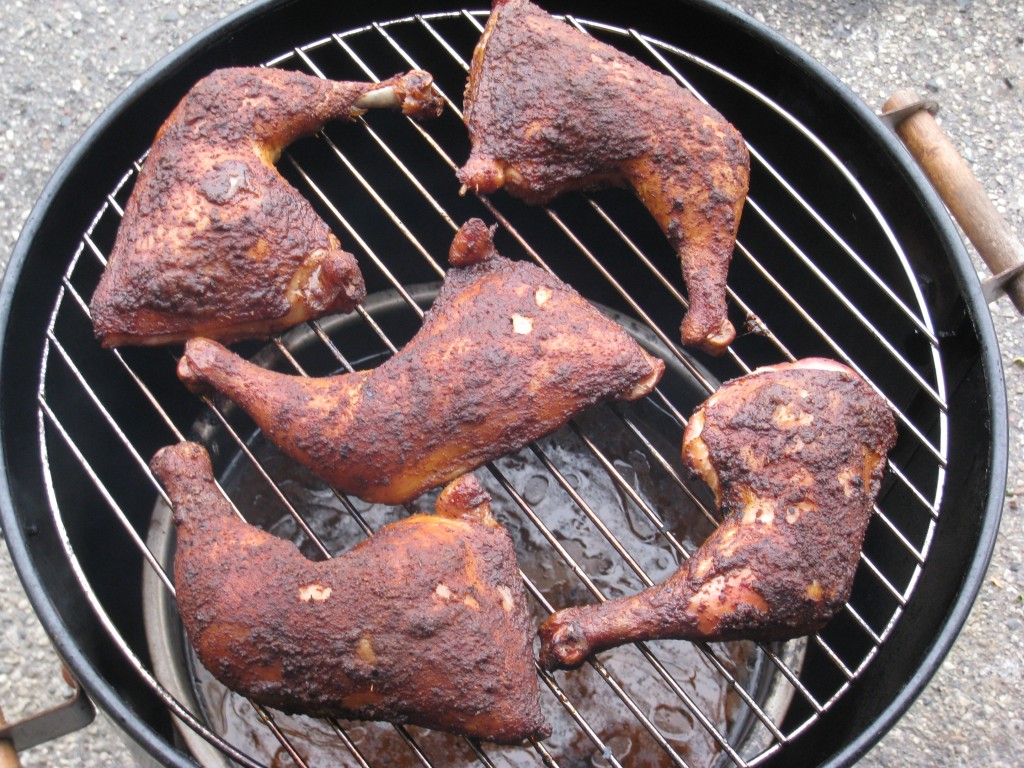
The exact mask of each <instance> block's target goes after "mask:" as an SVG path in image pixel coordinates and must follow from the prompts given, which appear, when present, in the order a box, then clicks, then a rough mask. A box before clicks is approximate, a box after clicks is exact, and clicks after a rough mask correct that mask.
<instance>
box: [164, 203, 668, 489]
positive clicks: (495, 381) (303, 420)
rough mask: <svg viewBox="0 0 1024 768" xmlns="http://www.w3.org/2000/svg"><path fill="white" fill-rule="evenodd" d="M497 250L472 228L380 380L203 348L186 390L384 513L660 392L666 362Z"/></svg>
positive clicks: (211, 345)
mask: <svg viewBox="0 0 1024 768" xmlns="http://www.w3.org/2000/svg"><path fill="white" fill-rule="evenodd" d="M491 236H492V233H491V231H489V230H488V228H487V227H486V226H485V225H484V224H483V222H482V221H480V220H479V219H473V220H471V221H470V222H468V223H467V224H465V225H463V227H462V229H460V231H459V233H458V234H457V235H456V237H455V240H454V242H453V244H452V249H451V254H450V257H449V258H450V260H451V262H452V264H453V265H455V266H454V268H452V269H450V270H449V271H448V274H447V276H446V277H445V280H444V283H443V284H442V286H441V289H440V292H439V293H438V295H437V299H436V300H435V302H434V305H433V307H432V308H431V309H430V311H429V312H427V314H426V316H425V317H424V318H423V325H422V327H421V328H420V330H419V331H418V332H417V334H416V335H415V336H414V337H413V339H412V340H411V341H410V342H409V343H408V344H407V345H406V346H405V348H403V349H402V350H401V351H400V352H398V353H397V354H396V355H395V356H393V357H392V358H390V359H388V360H387V361H386V362H384V363H383V364H382V365H380V366H379V367H377V368H375V369H373V370H367V371H357V372H355V373H349V374H343V375H339V376H329V377H324V378H306V377H301V376H291V375H287V374H283V373H276V372H273V371H269V370H266V369H264V368H261V367H259V366H256V365H253V364H252V363H249V362H247V361H246V360H244V359H242V358H241V357H239V356H238V355H235V354H233V353H232V352H230V351H228V350H227V349H225V348H224V347H223V346H221V345H220V344H217V343H216V342H213V341H209V340H206V339H193V340H192V341H190V342H189V343H188V344H186V346H185V354H184V356H183V357H182V358H181V360H180V362H179V364H178V376H179V377H180V378H181V380H182V381H183V382H185V384H186V385H187V386H189V387H190V388H191V389H192V390H193V391H196V392H202V391H206V390H208V389H210V388H212V389H215V390H217V391H219V392H221V393H223V394H225V395H227V397H229V398H230V399H231V400H233V401H235V402H236V403H237V404H238V405H240V406H241V407H242V408H243V409H245V410H246V411H247V412H248V413H249V415H250V416H252V418H253V420H254V421H255V422H256V423H257V425H259V427H260V429H262V430H263V432H264V434H265V435H266V436H267V437H268V438H269V439H270V440H271V441H272V442H273V443H274V444H275V445H277V446H278V448H280V449H281V450H282V451H284V452H285V453H287V454H288V455H289V456H291V457H292V458H294V459H295V460H296V461H298V462H300V463H301V464H304V465H306V466H307V467H309V468H310V469H311V470H313V471H314V472H316V473H317V474H319V475H320V476H321V477H322V478H323V479H325V480H326V481H327V482H329V483H331V484H332V485H333V486H334V487H335V488H337V489H338V490H341V491H344V492H346V493H350V494H354V495H356V496H359V497H360V498H362V499H365V500H366V501H373V502H381V503H385V504H399V503H402V502H405V501H409V500H411V499H414V498H416V497H417V496H419V495H420V494H421V493H423V492H424V491H426V490H428V489H430V488H434V487H437V486H440V485H443V484H444V483H446V482H448V481H449V480H451V479H453V478H455V477H458V476H459V475H461V474H463V473H465V472H468V471H470V470H472V469H474V468H476V467H478V466H480V465H482V464H484V463H486V462H488V461H490V460H492V459H495V458H497V457H499V456H502V455H504V454H506V453H509V452H511V451H515V450H518V449H520V448H522V447H523V446H524V445H526V444H528V443H530V442H531V441H533V440H536V439H538V438H540V437H543V436H544V435H547V434H549V433H551V432H554V431H555V430H556V429H558V428H559V427H560V426H562V425H563V424H565V423H566V422H567V421H568V420H569V419H570V418H572V416H573V415H575V414H576V413H578V412H579V411H581V410H583V409H584V408H587V407H589V406H591V405H593V404H595V403H597V402H599V401H601V400H605V399H608V398H616V399H622V400H632V399H636V398H639V397H642V396H643V395H646V394H647V393H648V392H649V391H650V390H651V389H653V388H654V386H655V384H657V382H658V380H659V379H660V378H661V374H662V373H663V372H664V368H665V365H664V363H663V362H662V361H661V360H659V359H657V358H655V357H652V356H651V355H649V354H648V353H647V352H645V351H644V350H643V349H642V348H641V347H640V346H639V345H638V344H637V343H636V342H635V341H634V340H633V339H632V338H630V337H629V336H628V335H627V334H626V332H625V331H623V330H622V328H621V327H620V326H619V325H617V324H616V323H614V322H613V321H612V320H610V319H609V318H607V317H605V316H604V315H602V314H601V313H600V312H599V311H598V310H597V309H595V308H594V307H593V306H592V305H591V304H589V303H588V302H587V301H586V300H585V299H584V298H583V297H582V296H580V295H579V294H578V293H576V291H574V290H573V289H572V288H570V287H569V286H568V285H566V284H565V283H563V282H562V281H561V280H559V279H558V278H557V277H555V276H553V275H551V274H549V273H548V272H546V271H544V270H542V269H540V268H539V267H536V266H534V265H532V264H527V263H525V262H519V261H510V260H508V259H505V258H503V257H501V256H500V255H498V254H497V253H496V252H495V250H494V245H493V242H492V239H491Z"/></svg>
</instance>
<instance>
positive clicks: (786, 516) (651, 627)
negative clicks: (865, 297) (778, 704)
mask: <svg viewBox="0 0 1024 768" xmlns="http://www.w3.org/2000/svg"><path fill="white" fill-rule="evenodd" d="M895 442H896V425H895V420H894V419H893V414H892V411H891V410H890V409H889V407H888V405H887V404H886V402H885V401H884V400H883V399H882V398H881V397H880V396H879V395H878V394H876V393H875V391H874V390H873V389H871V388H870V387H869V386H868V384H867V383H866V382H865V381H864V380H863V379H862V378H861V377H860V376H858V375H857V374H856V373H855V372H854V371H852V370H850V369H849V368H847V367H846V366H844V365H841V364H839V363H836V362H834V361H832V360H825V359H821V358H809V359H806V360H798V361H797V362H795V363H784V364H781V365H775V366H769V367H766V368H759V369H757V370H755V371H754V372H753V373H751V374H748V375H747V376H743V377H741V378H739V379H734V380H733V381H730V382H728V383H726V384H725V385H723V386H722V387H721V389H719V390H718V392H716V393H715V394H714V395H712V396H711V397H710V398H708V400H707V401H705V402H704V403H703V404H702V405H701V406H699V407H698V408H697V410H696V411H695V412H694V414H693V416H692V417H691V419H690V421H689V423H688V424H687V426H686V430H685V431H684V434H683V462H684V463H685V464H686V465H687V466H688V467H689V468H690V469H692V470H693V471H694V472H695V473H696V474H698V475H699V476H700V477H702V478H703V479H704V481H705V482H706V483H707V484H708V485H709V486H710V488H711V490H712V491H714V494H715V499H716V502H717V504H718V506H719V508H720V509H721V510H722V512H723V513H724V514H725V519H724V520H723V521H722V524H721V525H720V526H719V527H718V529H717V530H716V531H715V532H714V533H712V534H711V536H710V537H709V538H708V539H707V541H705V542H704V543H703V544H702V545H701V546H700V547H699V548H698V549H697V551H696V552H694V553H693V555H691V556H690V558H689V559H688V560H687V561H686V562H685V563H683V565H682V567H681V568H680V569H679V571H677V572H676V573H675V574H674V575H673V576H671V577H670V578H669V579H668V580H667V581H665V582H663V583H662V584H659V585H656V586H653V587H651V588H649V589H646V590H644V591H643V592H640V593H639V594H636V595H633V596H629V597H623V598H618V599H615V600H609V601H608V602H606V603H603V604H600V605H588V606H579V607H573V608H568V609H565V610H562V611H559V612H557V613H555V614H554V615H553V616H551V617H550V618H548V619H547V621H545V622H544V624H543V625H541V629H540V635H541V664H542V665H543V666H544V667H546V668H548V669H556V668H571V667H575V666H578V665H579V664H581V663H582V662H583V660H584V659H586V658H587V656H589V655H590V654H592V653H596V652H598V651H600V650H602V649H605V648H611V647H614V646H617V645H622V644H623V643H627V642H634V641H638V640H654V639H669V638H675V639H683V640H706V641H717V640H740V639H750V640H782V639H788V638H793V637H799V636H802V635H807V634H810V633H812V632H816V631H818V630H819V629H821V628H822V627H823V626H824V625H825V623H826V622H827V621H828V620H829V619H830V618H831V617H832V616H833V615H834V614H835V612H836V611H837V610H839V608H841V607H842V605H843V604H844V603H845V602H846V600H847V599H848V598H849V596H850V590H851V588H852V586H853V579H854V575H855V573H856V570H857V564H858V562H859V560H860V551H861V546H862V544H863V541H864V535H865V532H866V531H867V527H868V522H869V521H870V519H871V513H872V508H873V506H874V502H875V497H876V496H877V494H878V491H879V487H880V485H881V481H882V475H883V473H884V472H885V464H886V457H887V454H888V452H889V451H890V450H891V449H892V447H893V445H894V444H895Z"/></svg>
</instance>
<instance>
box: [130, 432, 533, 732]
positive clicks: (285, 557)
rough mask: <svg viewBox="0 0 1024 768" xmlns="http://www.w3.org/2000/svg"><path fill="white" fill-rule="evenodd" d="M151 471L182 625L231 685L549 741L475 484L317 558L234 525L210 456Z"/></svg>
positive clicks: (259, 698) (527, 652)
mask: <svg viewBox="0 0 1024 768" xmlns="http://www.w3.org/2000/svg"><path fill="white" fill-rule="evenodd" d="M150 465H151V467H152V469H153V473H154V474H155V475H156V477H157V479H158V480H159V481H160V482H161V484H163V486H164V487H165V488H166V489H167V494H168V496H169V497H170V500H171V507H172V510H173V513H174V525H175V528H176V530H177V537H178V538H177V552H176V554H175V558H174V584H175V589H176V596H177V603H178V609H179V611H180V613H181V620H182V623H183V624H184V626H185V630H186V632H187V634H188V637H189V641H190V642H191V643H192V645H193V647H194V648H195V650H196V653H197V654H198V655H199V659H200V661H202V663H203V666H205V667H206V668H207V669H208V670H209V671H210V672H211V673H212V674H213V675H214V676H215V677H216V678H217V679H218V680H220V681H221V682H222V683H224V684H225V685H226V686H228V687H229V688H231V689H232V690H234V691H237V692H238V693H241V694H244V695H246V696H248V697H249V698H250V699H251V700H252V701H254V702H256V703H259V704H264V705H266V706H269V707H274V708H276V709H280V710H283V711H286V712H293V713H300V714H306V715H311V716H315V717H344V718H356V719H360V720H388V721H391V722H395V723H410V724H414V725H420V726H423V727H426V728H435V729H439V730H444V731H450V732H452V733H457V734H462V735H465V736H469V737H475V738H481V739H487V740H490V741H497V742H501V743H508V744H516V743H520V742H523V741H525V740H526V739H529V738H533V737H536V738H544V737H545V736H547V735H548V734H549V732H550V728H549V727H548V725H547V723H545V721H544V717H543V715H542V713H541V710H540V702H539V690H538V685H537V674H536V667H535V662H534V657H533V637H534V632H533V622H532V621H531V617H530V613H529V609H528V607H527V604H526V591H525V589H524V587H523V583H522V579H521V577H520V575H519V567H518V565H517V563H516V554H515V547H514V546H513V544H512V539H511V537H510V536H509V534H508V532H507V531H506V530H505V528H504V527H502V526H501V525H500V524H499V523H498V522H497V521H496V520H495V519H494V517H493V516H492V514H491V509H490V497H489V496H488V495H487V492H486V491H485V490H484V489H483V487H482V486H481V485H480V484H479V483H478V482H477V481H476V479H475V478H474V477H473V476H472V475H465V476H463V477H461V478H459V479H458V480H456V481H455V482H453V483H451V484H450V485H449V486H448V487H447V488H445V489H444V491H442V492H441V495H440V496H439V497H438V500H437V508H436V512H435V514H432V515H426V514H417V515H412V516H410V517H407V518H404V519H402V520H400V521H398V522H396V523H392V524H391V525H388V526H385V527H383V528H381V529H380V530H379V531H378V532H377V533H375V534H374V535H373V536H372V537H370V538H369V539H368V540H366V541H363V542H361V543H359V544H357V545H356V546H355V547H353V548H352V549H351V550H349V551H348V552H346V553H345V554H342V555H339V556H338V557H334V558H331V559H329V560H321V561H316V562H314V561H310V560H308V559H306V557H305V556H304V555H302V553H301V552H299V550H298V548H296V547H295V545H294V544H292V543H291V542H289V541H284V540H282V539H278V538H277V537H275V536H272V535H271V534H269V533H267V532H265V531H263V530H261V529H259V528H256V527H254V526H251V525H249V524H248V523H246V522H244V521H243V520H242V519H241V518H240V517H238V515H236V514H235V512H234V509H233V508H232V506H231V504H230V503H229V502H228V501H227V499H226V498H225V497H224V495H223V494H222V493H221V491H220V489H219V487H218V486H217V484H216V481H215V479H214V474H213V468H212V467H211V465H210V458H209V455H208V454H207V453H206V450H205V449H204V448H203V447H202V446H200V445H197V444H195V443H179V444H177V445H173V446H169V447H167V448H164V449H163V450H161V451H160V452H159V453H157V455H156V456H155V457H154V458H153V460H152V462H151V464H150Z"/></svg>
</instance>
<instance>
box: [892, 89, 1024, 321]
mask: <svg viewBox="0 0 1024 768" xmlns="http://www.w3.org/2000/svg"><path fill="white" fill-rule="evenodd" d="M917 103H920V99H919V98H918V97H917V95H916V94H915V93H914V92H913V91H912V90H910V89H908V88H901V89H900V90H898V91H896V92H895V93H893V95H892V96H890V97H889V99H888V101H886V102H885V105H884V106H883V107H882V111H883V113H886V112H893V111H895V110H899V109H904V108H907V107H910V106H911V105H913V104H917ZM895 130H896V133H897V134H898V135H899V137H900V138H901V139H902V140H903V143H904V144H905V145H906V147H907V149H908V150H909V151H910V154H911V155H913V157H914V159H915V160H916V161H917V163H918V165H920V166H921V169H922V170H923V171H924V172H925V175H927V176H928V178H929V180H930V181H931V183H932V186H934V187H935V190H936V191H937V192H938V193H939V196H940V197H941V198H942V200H943V202H944V203H945V204H946V207H947V208H949V211H950V213H952V214H953V217H954V218H955V219H956V220H957V223H958V224H959V225H960V227H961V228H962V229H963V231H964V233H965V234H966V235H967V238H968V239H969V240H970V241H971V243H972V244H973V245H974V247H975V248H976V249H977V251H978V253H979V254H980V255H981V258H982V259H983V260H984V261H985V263H986V264H987V265H988V268H989V269H990V270H992V274H993V275H995V276H996V277H997V278H998V277H999V276H1000V275H1003V277H1004V278H1005V277H1006V275H1005V274H1004V273H1006V272H1007V271H1008V270H1012V269H1014V268H1018V269H1019V267H1020V265H1021V264H1022V263H1024V244H1021V241H1020V240H1019V239H1018V238H1017V236H1016V234H1015V233H1014V231H1013V229H1012V228H1011V227H1010V225H1009V224H1008V223H1007V221H1006V219H1004V218H1003V217H1002V216H1001V215H1000V214H999V211H997V210H996V207H995V205H994V204H993V203H992V200H991V199H990V198H989V196H988V194H987V193H986V192H985V188H984V187H982V186H981V182H979V181H978V179H977V177H976V176H975V175H974V172H973V171H972V170H971V167H970V166H969V165H968V164H967V162H966V161H965V160H964V159H963V158H962V157H961V156H960V153H959V152H957V151H956V148H955V147H954V146H953V144H952V143H951V142H950V140H949V138H948V137H947V136H946V134H945V133H944V132H943V130H942V128H941V127H939V124H938V122H936V120H935V118H934V116H933V115H932V114H931V112H929V111H927V110H925V109H919V110H917V111H915V112H913V114H911V115H909V116H908V117H906V118H904V119H902V120H900V122H898V123H897V124H896V126H895ZM1005 290H1006V295H1007V296H1009V297H1010V301H1012V302H1013V304H1014V306H1015V307H1016V308H1017V311H1018V312H1019V313H1021V314H1024V274H1022V273H1020V272H1017V274H1016V276H1015V277H1013V278H1010V279H1009V280H1008V281H1007V282H1006V284H1005Z"/></svg>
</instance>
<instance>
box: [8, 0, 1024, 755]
mask: <svg viewBox="0 0 1024 768" xmlns="http://www.w3.org/2000/svg"><path fill="white" fill-rule="evenodd" d="M243 5H245V3H243V2H238V1H237V0H235V1H234V2H232V1H230V0H214V1H210V2H175V1H171V2H168V1H166V0H135V1H134V2H131V3H116V2H110V3H103V2H96V1H95V0H39V1H35V0H34V1H33V2H24V1H22V0H17V1H15V2H12V1H11V0H7V2H6V3H2V4H0V40H2V43H0V72H2V73H3V76H2V77H0V103H2V104H3V105H4V113H3V121H2V127H0V258H2V260H3V262H4V263H6V260H7V257H8V256H9V254H10V250H11V248H13V245H14V242H15V240H16V239H17V236H18V234H19V232H20V230H21V227H22V225H23V223H24V221H25V219H26V217H27V215H28V213H29V211H30V209H31V207H32V205H33V204H34V203H35V200H36V198H37V197H38V195H39V193H40V192H41V190H42V188H43V186H44V184H45V183H46V181H47V179H48V178H49V176H50V174H51V173H52V172H53V170H54V169H55V168H56V166H57V164H58V163H59V161H60V160H61V159H62V158H63V156H64V155H65V154H66V153H67V151H68V150H69V149H70V148H71V147H72V146H73V144H74V143H75V141H76V140H77V139H78V138H79V136H80V135H81V134H82V132H83V131H84V130H85V128H86V127H87V126H88V125H89V124H90V123H91V122H92V121H93V120H94V119H95V118H96V117H97V116H98V115H99V114H100V113H101V112H102V110H103V109H104V108H105V107H106V105H107V104H109V103H110V102H111V100H112V99H114V97H116V96H117V95H118V94H119V93H120V92H121V91H122V90H123V89H124V88H125V87H127V86H128V85H129V84H130V83H131V82H132V81H133V80H134V79H135V78H136V77H138V75H139V74H140V73H141V72H143V71H144V69H145V68H147V67H148V66H150V65H151V64H153V63H154V62H155V61H157V60H158V59H159V58H160V57H162V56H163V55H165V54H166V53H168V52H170V51H171V50H173V49H174V48H175V47H176V46H178V45H180V44H181V43H183V42H185V41H186V40H188V39H189V38H190V37H191V36H192V35H194V34H195V33H197V32H198V31H200V30H201V29H203V28H204V27H206V26H208V25H209V24H211V23H212V22H214V21H216V20H218V19H220V18H222V17H224V16H225V15H227V14H229V13H231V12H232V11H234V10H236V9H237V8H239V7H241V6H243ZM481 5H482V3H481ZM736 5H737V6H739V7H740V8H741V9H742V10H744V11H746V12H747V13H750V14H751V15H753V16H754V17H755V18H757V19H758V20H760V21H762V22H765V23H766V24H768V25H769V26H771V27H773V28H775V29H776V30H778V31H779V32H781V33H782V34H783V35H785V36H786V37H788V38H789V39H791V40H793V41H794V42H795V43H797V44H798V45H799V46H801V47H802V48H804V49H805V50H807V51H808V52H809V53H810V54H811V55H812V56H814V57H815V58H816V59H818V60H819V61H820V62H822V63H823V64H824V65H825V66H826V67H828V68H829V69H831V70H832V71H833V72H834V73H835V74H836V75H837V76H838V77H839V78H840V79H841V80H843V81H844V82H845V83H847V84H848V85H849V86H850V87H851V88H852V89H853V90H854V92H856V93H857V94H858V95H859V96H860V97H861V98H863V99H864V100H865V101H866V102H867V103H868V104H869V105H870V106H871V107H873V108H875V109H877V108H878V107H879V106H880V105H881V103H882V102H883V101H884V100H885V98H886V96H887V95H888V94H889V93H891V92H892V91H893V90H895V89H896V88H897V87H901V86H910V87H912V88H915V89H916V90H917V91H918V92H919V93H921V94H922V95H928V96H931V97H933V98H936V99H938V101H939V102H940V104H941V106H942V111H941V113H940V118H941V122H942V124H943V126H944V127H945V129H946V130H947V132H948V133H949V134H950V135H951V136H952V138H953V140H954V143H955V144H956V145H957V146H958V148H959V149H960V151H961V152H962V153H963V155H964V156H965V157H966V158H967V160H968V161H969V162H970V163H971V164H972V165H973V166H974V168H975V171H976V172H977V174H978V176H979V177H980V178H981V180H982V182H983V184H984V185H985V187H986V189H987V190H988V192H989V194H990V195H991V197H992V198H993V199H994V200H995V201H996V203H997V206H998V207H999V209H1000V211H1001V212H1002V213H1003V214H1004V215H1005V216H1006V217H1007V218H1008V219H1009V221H1010V222H1011V224H1012V225H1013V226H1014V228H1015V229H1016V231H1017V232H1018V233H1019V234H1020V235H1021V236H1024V143H1022V141H1021V136H1022V135H1024V2H999V1H997V0H955V1H954V0H921V1H919V2H910V1H908V0H900V1H899V2H885V1H884V0H843V1H842V2H815V1H814V0H775V2H762V1H761V0H756V1H754V0H744V1H743V2H737V3H736ZM979 264H980V262H979ZM992 313H993V316H994V318H995V323H996V329H997V332H998V336H999V342H1000V347H1001V350H1002V360H1003V365H1004V367H1005V374H1006V381H1007V388H1008V392H1009V397H1010V418H1011V434H1010V441H1011V442H1010V463H1011V465H1010V477H1009V483H1008V491H1007V497H1006V503H1005V509H1004V517H1003V522H1002V527H1001V531H1000V536H999V541H998V543H997V548H996V553H995V556H994V559H993V561H992V565H991V568H990V569H989V572H988V574H987V576H986V578H985V582H984V586H983V587H982V590H981V594H980V596H979V599H978V601H977V603H976V604H975V607H974V609H973V611H972V613H971V616H970V619H969V621H968V623H967V626H966V628H965V630H964V632H963V633H962V635H961V636H960V638H959V639H958V640H957V642H956V645H955V646H954V648H953V650H952V652H951V653H950V655H949V656H948V658H947V659H946V661H945V663H944V665H943V667H942V668H941V670H940V671H939V672H938V674H937V675H936V677H935V678H934V680H933V681H932V683H931V685H930V686H929V687H928V688H927V690H926V691H925V692H924V693H923V694H922V696H921V697H920V699H919V700H918V701H917V702H916V703H915V704H914V706H913V707H912V708H911V710H910V712H909V714H908V715H907V716H906V717H904V718H903V719H902V720H901V722H900V723H899V724H898V725H897V726H896V727H895V728H894V729H893V730H892V731H891V732H890V733H889V734H888V735H887V736H886V737H885V738H884V739H883V740H882V741H881V742H880V744H879V745H878V746H877V747H875V748H874V749H873V750H872V751H871V752H870V753H869V754H868V756H867V757H866V758H864V760H863V761H862V762H861V765H862V766H870V767H871V768H875V767H878V768H880V767H881V766H907V767H912V766H921V767H922V768H924V766H929V767H931V766H939V765H941V766H1011V765H1020V764H1024V747H1022V746H1021V745H1022V744H1024V717H1022V715H1021V710H1020V707H1021V702H1024V620H1022V619H1024V572H1022V570H1021V563H1022V560H1024V514H1022V510H1021V509H1019V506H1020V505H1024V320H1022V319H1021V318H1020V317H1018V316H1017V315H1016V314H1015V313H1014V310H1013V307H1012V306H1011V305H1010V303H1009V301H1007V300H1005V299H1003V300H1001V301H999V302H997V303H996V304H994V305H993V306H992ZM63 695H64V685H63V683H62V682H61V681H60V675H59V668H58V666H57V664H56V662H55V661H54V660H53V654H52V651H51V650H50V648H49V645H48V642H47V640H46V637H45V634H44V633H43V631H42V629H41V628H40V626H39V624H38V621H37V620H36V619H35V617H34V615H33V613H32V611H31V608H30V606H29V603H28V600H27V599H26V597H25V595H24V592H23V591H22V589H21V585H20V583H19V582H18V579H17V576H16V575H15V573H14V569H13V567H12V565H11V562H10V558H9V556H8V553H7V550H6V547H3V546H0V707H2V708H3V710H4V712H5V713H6V715H7V716H8V718H9V719H14V718H18V717H21V716H23V715H25V714H28V713H30V712H32V711H35V710H36V709H38V708H41V707H46V706H49V705H51V704H52V703H54V702H55V701H57V700H59V699H60V698H61V697H62V696H63ZM21 757H22V760H23V762H24V765H25V766H90V767H92V766H103V767H104V768H108V767H110V766H131V765H134V763H133V761H132V758H131V756H130V755H129V753H128V751H127V750H126V748H125V747H124V746H123V745H122V743H121V741H120V740H119V737H118V736H117V734H116V733H115V732H114V731H113V730H112V728H111V727H110V726H109V725H108V724H107V723H106V722H105V721H104V720H103V719H102V718H99V719H97V721H96V722H95V723H94V724H93V725H91V726H89V727H88V728H86V729H84V730H82V731H80V732H78V733H76V734H73V735H71V736H67V737H64V738H63V739H60V740H58V741H56V742H53V743H50V744H47V745H43V746H40V747H37V748H35V749H32V750H28V751H27V752H25V753H23V754H22V756H21Z"/></svg>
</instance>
